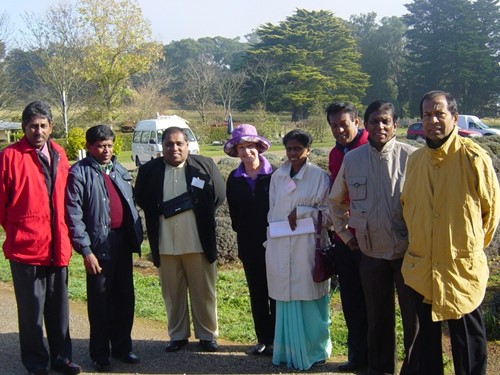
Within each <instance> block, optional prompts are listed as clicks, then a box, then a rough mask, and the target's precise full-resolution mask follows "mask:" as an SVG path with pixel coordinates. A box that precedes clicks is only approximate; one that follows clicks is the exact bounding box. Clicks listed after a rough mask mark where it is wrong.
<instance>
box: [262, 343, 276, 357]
mask: <svg viewBox="0 0 500 375" xmlns="http://www.w3.org/2000/svg"><path fill="white" fill-rule="evenodd" d="M273 350H274V346H273V344H269V345H266V348H265V349H264V352H263V353H262V354H263V355H267V356H272V355H273Z"/></svg>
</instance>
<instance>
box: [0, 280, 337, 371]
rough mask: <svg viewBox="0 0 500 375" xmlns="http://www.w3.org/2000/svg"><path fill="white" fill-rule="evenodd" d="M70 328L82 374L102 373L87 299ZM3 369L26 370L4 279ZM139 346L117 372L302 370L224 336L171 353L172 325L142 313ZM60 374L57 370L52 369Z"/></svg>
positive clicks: (0, 307)
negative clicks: (91, 351)
mask: <svg viewBox="0 0 500 375" xmlns="http://www.w3.org/2000/svg"><path fill="white" fill-rule="evenodd" d="M70 315H71V321H70V330H71V337H72V341H73V360H74V362H76V363H78V364H80V365H81V366H82V374H92V375H98V374H102V373H95V372H93V369H92V365H91V362H90V359H89V357H88V350H87V346H88V332H89V325H88V321H87V311H86V305H85V304H84V303H81V302H71V304H70ZM0 316H1V317H2V319H0V374H1V375H25V374H26V370H25V369H24V367H23V366H22V364H21V361H20V353H19V339H18V325H17V310H16V301H15V297H14V293H13V290H12V286H11V285H10V284H6V283H0ZM132 337H133V340H134V352H135V353H136V354H137V355H139V356H140V357H141V363H139V364H137V365H126V364H123V363H121V362H119V361H116V360H112V362H111V363H112V365H113V372H112V373H113V374H136V375H148V374H158V375H167V374H296V372H290V370H289V369H287V368H286V367H277V366H274V365H272V363H271V359H270V357H263V356H262V357H261V356H254V355H249V354H246V352H247V351H248V350H249V349H250V347H249V346H247V345H241V344H235V343H230V342H226V341H223V340H219V344H220V350H219V351H218V352H216V353H205V352H202V351H200V346H199V345H198V343H197V341H196V340H194V338H192V339H190V344H189V345H188V346H186V347H185V348H183V349H182V350H181V351H179V352H176V353H165V352H164V351H163V348H164V346H165V342H166V340H167V332H166V325H165V324H162V323H159V322H155V321H150V320H145V319H138V318H136V320H135V323H134V329H133V332H132ZM342 360H343V359H342V358H337V359H330V361H329V362H328V363H327V365H326V366H324V367H320V368H316V369H312V370H310V371H308V373H315V374H327V373H328V374H332V373H334V370H335V369H336V367H337V366H338V364H339V362H340V361H342ZM52 374H53V375H55V374H56V373H55V372H54V371H52V372H51V375H52Z"/></svg>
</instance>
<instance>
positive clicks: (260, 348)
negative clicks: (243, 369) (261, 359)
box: [252, 342, 266, 355]
mask: <svg viewBox="0 0 500 375" xmlns="http://www.w3.org/2000/svg"><path fill="white" fill-rule="evenodd" d="M265 350H266V344H263V343H261V342H258V343H257V344H256V345H255V346H254V347H253V348H252V354H257V355H260V354H262V353H264V351H265Z"/></svg>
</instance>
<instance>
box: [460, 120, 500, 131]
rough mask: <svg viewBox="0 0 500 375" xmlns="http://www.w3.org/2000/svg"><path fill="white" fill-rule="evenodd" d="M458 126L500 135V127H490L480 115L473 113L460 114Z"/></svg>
mask: <svg viewBox="0 0 500 375" xmlns="http://www.w3.org/2000/svg"><path fill="white" fill-rule="evenodd" d="M458 127H459V128H461V129H466V130H475V131H477V132H479V133H481V134H482V135H500V129H495V128H490V127H489V126H488V125H486V124H485V123H484V122H482V121H481V120H480V119H479V118H478V117H476V116H471V115H458Z"/></svg>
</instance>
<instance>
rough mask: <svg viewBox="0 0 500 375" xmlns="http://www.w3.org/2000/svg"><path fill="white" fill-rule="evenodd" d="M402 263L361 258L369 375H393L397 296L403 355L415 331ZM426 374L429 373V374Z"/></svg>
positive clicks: (406, 351)
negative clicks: (396, 296) (403, 348)
mask: <svg viewBox="0 0 500 375" xmlns="http://www.w3.org/2000/svg"><path fill="white" fill-rule="evenodd" d="M402 262H403V259H402V258H401V259H395V260H386V259H377V258H372V257H369V256H366V255H364V254H362V255H361V264H360V274H361V282H362V284H363V290H364V292H365V299H366V309H367V316H368V365H369V370H368V371H369V372H368V373H369V374H370V375H382V374H395V373H396V371H397V363H398V362H397V360H398V356H397V346H396V306H395V294H394V286H395V287H396V290H397V293H398V301H399V308H400V310H401V318H402V321H403V335H404V340H403V341H404V347H405V354H406V353H408V351H409V349H410V346H411V342H412V340H413V337H414V333H415V330H416V329H417V327H416V326H417V317H416V314H415V309H414V308H413V307H412V306H413V303H412V299H411V294H410V288H409V287H408V286H406V285H405V284H404V281H403V276H402V275H401V264H402ZM429 374H430V373H429Z"/></svg>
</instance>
